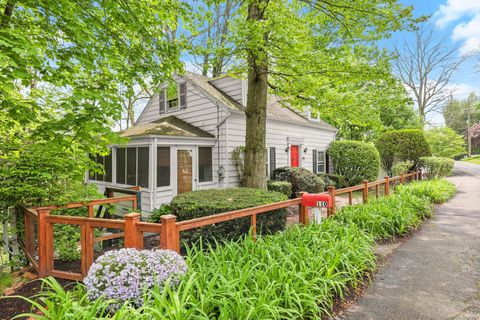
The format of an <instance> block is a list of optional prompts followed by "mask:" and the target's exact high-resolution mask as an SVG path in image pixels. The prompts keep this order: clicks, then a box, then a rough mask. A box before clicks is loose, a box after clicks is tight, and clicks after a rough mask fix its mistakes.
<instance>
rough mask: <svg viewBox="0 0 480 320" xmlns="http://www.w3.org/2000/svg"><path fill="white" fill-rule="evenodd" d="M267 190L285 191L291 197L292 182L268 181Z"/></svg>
mask: <svg viewBox="0 0 480 320" xmlns="http://www.w3.org/2000/svg"><path fill="white" fill-rule="evenodd" d="M267 190H269V191H276V192H280V193H283V194H284V195H286V196H287V197H289V198H290V196H291V195H292V184H291V183H290V182H288V181H275V180H268V181H267Z"/></svg>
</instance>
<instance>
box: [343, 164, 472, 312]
mask: <svg viewBox="0 0 480 320" xmlns="http://www.w3.org/2000/svg"><path fill="white" fill-rule="evenodd" d="M449 179H450V180H451V181H452V182H454V183H456V184H457V185H458V191H457V194H456V195H455V197H454V198H452V199H451V200H450V201H449V202H447V203H446V204H443V205H441V206H439V207H438V208H437V212H436V215H435V216H434V218H432V219H431V220H429V221H427V222H426V223H425V224H424V225H423V227H422V228H421V230H419V231H418V232H417V233H416V234H415V235H414V236H413V237H412V238H411V239H409V240H407V241H406V242H405V243H403V244H402V245H401V246H399V247H398V249H396V251H395V252H394V253H393V254H392V256H391V257H390V259H389V261H388V263H387V264H386V265H385V266H384V267H383V268H382V269H381V270H380V271H379V272H378V273H377V275H376V276H375V277H374V279H373V282H372V286H371V287H370V288H369V289H368V291H367V293H366V295H365V296H363V297H361V298H360V299H359V300H358V301H357V303H356V304H355V305H354V306H352V307H351V308H350V309H348V310H346V312H345V313H344V314H343V315H341V316H339V317H338V319H342V320H383V319H385V320H388V319H392V320H393V319H395V320H415V319H432V320H433V319H435V320H442V319H456V320H460V319H461V320H467V319H468V320H480V165H476V164H470V163H464V162H457V163H456V164H455V172H454V175H453V176H452V177H451V178H449Z"/></svg>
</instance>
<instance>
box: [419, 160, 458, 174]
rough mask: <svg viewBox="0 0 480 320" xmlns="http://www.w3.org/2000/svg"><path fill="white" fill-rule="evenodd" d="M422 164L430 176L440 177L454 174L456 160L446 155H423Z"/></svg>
mask: <svg viewBox="0 0 480 320" xmlns="http://www.w3.org/2000/svg"><path fill="white" fill-rule="evenodd" d="M420 164H421V166H422V168H423V169H424V170H425V171H426V172H427V173H428V175H429V176H430V178H433V179H438V178H443V177H446V176H449V175H451V174H452V171H453V166H454V164H455V161H454V160H453V159H450V158H444V157H422V158H420Z"/></svg>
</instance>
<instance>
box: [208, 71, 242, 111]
mask: <svg viewBox="0 0 480 320" xmlns="http://www.w3.org/2000/svg"><path fill="white" fill-rule="evenodd" d="M210 83H211V84H212V85H213V86H215V88H217V89H219V90H221V91H223V92H224V93H225V94H226V95H228V96H229V97H230V98H232V99H233V100H235V101H236V102H238V103H240V104H242V105H245V102H246V101H243V100H244V99H245V96H244V95H245V93H244V91H243V90H242V89H243V88H242V85H243V84H244V81H243V80H241V79H235V78H232V77H227V76H225V77H221V78H218V79H214V80H211V81H210Z"/></svg>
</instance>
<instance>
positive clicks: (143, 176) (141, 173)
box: [137, 147, 150, 188]
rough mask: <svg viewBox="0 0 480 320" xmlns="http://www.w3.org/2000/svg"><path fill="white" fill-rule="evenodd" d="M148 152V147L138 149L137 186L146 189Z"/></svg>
mask: <svg viewBox="0 0 480 320" xmlns="http://www.w3.org/2000/svg"><path fill="white" fill-rule="evenodd" d="M149 154H150V153H149V150H148V147H140V148H138V182H137V185H139V186H140V187H143V188H148V168H149V159H150V157H149Z"/></svg>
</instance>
